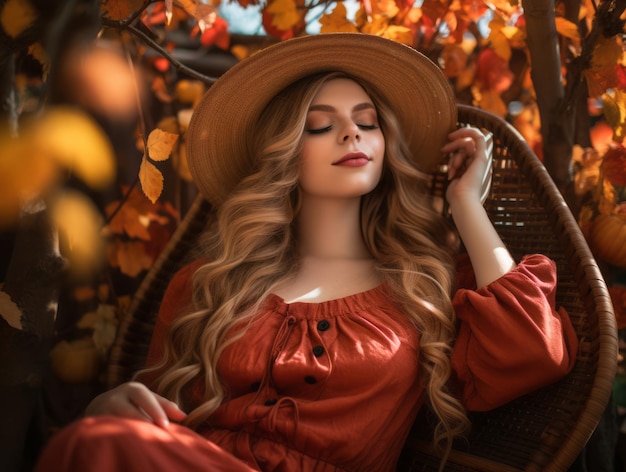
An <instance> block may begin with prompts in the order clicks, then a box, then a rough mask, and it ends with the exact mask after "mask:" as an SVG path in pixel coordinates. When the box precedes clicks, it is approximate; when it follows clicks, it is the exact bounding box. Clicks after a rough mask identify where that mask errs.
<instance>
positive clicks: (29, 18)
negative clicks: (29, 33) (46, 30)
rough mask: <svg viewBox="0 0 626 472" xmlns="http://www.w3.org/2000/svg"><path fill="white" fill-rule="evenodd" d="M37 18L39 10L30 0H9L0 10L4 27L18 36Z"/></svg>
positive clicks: (6, 30) (12, 34)
mask: <svg viewBox="0 0 626 472" xmlns="http://www.w3.org/2000/svg"><path fill="white" fill-rule="evenodd" d="M36 19H37V10H35V8H34V7H33V6H32V4H31V3H30V2H29V1H28V0H7V2H6V3H5V4H4V7H3V8H2V12H0V24H1V25H2V29H4V31H5V32H6V34H8V35H9V36H11V37H12V38H17V37H18V36H19V35H20V34H22V33H23V32H24V30H26V28H28V27H29V26H30V25H32V24H33V23H34V22H35V20H36Z"/></svg>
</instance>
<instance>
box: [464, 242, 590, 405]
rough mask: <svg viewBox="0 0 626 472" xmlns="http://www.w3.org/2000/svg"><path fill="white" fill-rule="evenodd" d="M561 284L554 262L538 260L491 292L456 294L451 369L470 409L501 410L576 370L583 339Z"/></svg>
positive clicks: (523, 266) (524, 265) (485, 289)
mask: <svg viewBox="0 0 626 472" xmlns="http://www.w3.org/2000/svg"><path fill="white" fill-rule="evenodd" d="M465 269H467V265H466V266H465ZM461 272H463V270H462V271H461ZM461 279H462V280H463V279H464V280H465V282H467V280H468V279H467V274H461ZM556 283H557V280H556V265H555V264H554V261H552V260H551V259H549V258H548V257H546V256H543V255H540V254H536V255H530V256H526V257H524V258H523V259H522V260H521V261H520V263H519V264H518V266H517V267H516V268H515V269H513V270H512V271H511V272H509V273H507V274H505V275H504V276H503V277H501V278H500V279H498V280H496V281H494V282H492V283H491V284H489V285H487V286H485V287H481V288H479V289H477V290H471V289H467V288H461V289H459V290H458V291H457V292H456V294H455V296H454V299H453V305H454V309H455V311H456V314H457V317H458V319H459V320H460V325H459V332H458V336H457V341H456V344H455V346H454V350H453V353H452V368H453V370H454V372H455V374H456V376H457V379H458V381H459V382H460V383H459V385H460V388H461V392H462V399H463V402H464V404H465V407H466V408H467V409H468V410H473V411H484V410H489V409H492V408H495V407H498V406H500V405H503V404H505V403H507V402H509V401H511V400H512V399H514V398H516V397H518V396H521V395H524V394H526V393H529V392H531V391H533V390H536V389H538V388H540V387H543V386H546V385H549V384H551V383H553V382H555V381H557V380H559V379H560V378H562V377H563V376H565V375H566V374H567V373H568V372H569V371H570V370H571V369H572V367H573V366H574V363H575V361H576V352H577V349H578V340H577V337H576V332H575V331H574V328H573V326H572V323H571V321H570V319H569V316H568V314H567V312H566V311H565V310H564V309H563V308H559V309H557V308H556V307H555V292H556Z"/></svg>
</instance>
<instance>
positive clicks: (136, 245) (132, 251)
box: [109, 241, 153, 277]
mask: <svg viewBox="0 0 626 472" xmlns="http://www.w3.org/2000/svg"><path fill="white" fill-rule="evenodd" d="M152 263H153V259H152V258H151V257H150V256H149V255H148V254H146V251H145V249H144V245H143V243H141V242H140V241H115V242H114V245H113V248H112V249H111V251H110V253H109V264H111V266H112V267H118V268H119V269H120V271H121V272H122V273H124V274H126V275H128V276H130V277H137V276H138V275H139V274H140V273H141V272H143V271H144V270H147V269H149V268H150V267H151V266H152Z"/></svg>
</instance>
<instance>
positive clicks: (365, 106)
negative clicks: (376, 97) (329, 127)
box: [309, 102, 374, 112]
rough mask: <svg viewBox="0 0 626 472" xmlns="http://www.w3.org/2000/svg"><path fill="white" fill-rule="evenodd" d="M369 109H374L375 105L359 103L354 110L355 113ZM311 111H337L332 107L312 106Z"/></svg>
mask: <svg viewBox="0 0 626 472" xmlns="http://www.w3.org/2000/svg"><path fill="white" fill-rule="evenodd" d="M369 109H374V105H373V104H372V103H369V102H363V103H359V104H358V105H355V106H354V107H353V108H352V111H353V112H356V111H361V110H369ZM309 111H327V112H335V111H337V109H336V108H335V107H334V106H332V105H323V104H320V105H311V106H310V107H309Z"/></svg>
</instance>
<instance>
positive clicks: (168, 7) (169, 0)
mask: <svg viewBox="0 0 626 472" xmlns="http://www.w3.org/2000/svg"><path fill="white" fill-rule="evenodd" d="M163 3H164V4H165V18H166V24H167V25H169V24H170V23H171V22H172V8H173V5H172V4H173V0H165V1H164V2H163Z"/></svg>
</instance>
